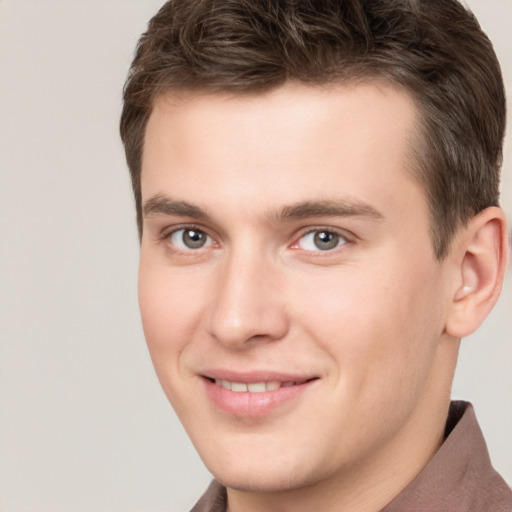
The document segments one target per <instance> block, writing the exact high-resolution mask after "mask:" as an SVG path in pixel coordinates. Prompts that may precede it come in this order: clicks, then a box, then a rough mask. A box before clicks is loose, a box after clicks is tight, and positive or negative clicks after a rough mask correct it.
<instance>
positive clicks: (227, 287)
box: [206, 252, 289, 349]
mask: <svg viewBox="0 0 512 512" xmlns="http://www.w3.org/2000/svg"><path fill="white" fill-rule="evenodd" d="M217 270H220V271H219V272H218V274H217V279H216V280H215V285H216V290H215V291H214V293H213V296H212V301H211V304H210V307H209V311H208V313H207V315H206V321H207V329H208V330H209V333H210V335H211V336H212V337H213V338H214V339H216V340H217V342H219V343H221V344H223V345H224V346H226V347H228V348H230V349H244V348H247V347H248V346H249V345H251V346H252V345H254V343H256V342H260V343H261V342H268V341H276V340H279V339H282V338H283V337H284V336H285V334H286V332H287V331H288V325H289V324H288V315H287V312H286V308H285V302H286V301H285V299H284V290H283V287H282V279H281V276H280V274H281V272H280V269H279V268H278V266H277V265H276V264H273V263H272V262H270V261H268V260H266V258H264V256H263V255H261V254H254V253H253V254H247V252H246V253H245V254H244V253H241V254H236V253H233V254H231V255H230V256H229V258H227V259H226V261H224V262H222V264H221V268H220V269H219V268H217Z"/></svg>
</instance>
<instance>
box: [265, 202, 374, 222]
mask: <svg viewBox="0 0 512 512" xmlns="http://www.w3.org/2000/svg"><path fill="white" fill-rule="evenodd" d="M272 217H276V218H277V220H285V221H286V220H300V219H305V218H314V217H363V218H365V217H366V218H369V219H375V220H382V219H383V218H384V215H382V213H380V212H379V211H378V210H376V209H375V208H374V207H373V206H370V205H369V204H366V203H363V202H361V201H359V200H355V199H329V200H320V201H304V202H300V203H297V204H292V205H289V206H285V207H284V208H283V209H282V210H281V211H279V212H277V214H273V215H272Z"/></svg>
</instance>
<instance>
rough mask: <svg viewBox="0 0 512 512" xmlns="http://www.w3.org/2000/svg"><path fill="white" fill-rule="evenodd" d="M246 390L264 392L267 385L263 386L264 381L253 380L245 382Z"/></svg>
mask: <svg viewBox="0 0 512 512" xmlns="http://www.w3.org/2000/svg"><path fill="white" fill-rule="evenodd" d="M247 390H248V391H249V393H264V392H265V391H266V390H267V386H265V383H264V382H253V383H251V384H247Z"/></svg>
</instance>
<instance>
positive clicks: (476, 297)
mask: <svg viewBox="0 0 512 512" xmlns="http://www.w3.org/2000/svg"><path fill="white" fill-rule="evenodd" d="M450 253H451V254H450V256H449V257H454V258H455V260H454V261H455V263H456V266H455V271H456V273H457V278H456V280H455V286H454V291H453V297H452V299H451V304H450V308H449V312H448V317H447V322H446V328H445V330H446V332H447V333H448V334H451V335H452V336H455V337H456V338H463V337H465V336H468V335H469V334H471V333H472V332H474V331H476V329H477V328H478V327H479V326H480V325H481V324H482V322H483V321H484V320H485V318H486V317H487V315H488V314H489V313H490V311H491V309H492V308H493V307H494V304H495V303H496V301H497V300H498V297H499V294H500V291H501V287H502V284H503V279H504V276H505V271H506V269H507V263H508V233H507V222H506V219H505V215H504V213H503V211H502V210H501V209H500V208H496V207H490V208H486V209H485V210H483V211H482V212H480V213H479V214H478V215H476V216H475V217H473V218H472V219H471V221H470V222H469V224H468V225H467V226H466V227H464V228H462V229H461V232H460V233H459V236H457V238H456V240H454V245H453V246H452V249H451V251H450Z"/></svg>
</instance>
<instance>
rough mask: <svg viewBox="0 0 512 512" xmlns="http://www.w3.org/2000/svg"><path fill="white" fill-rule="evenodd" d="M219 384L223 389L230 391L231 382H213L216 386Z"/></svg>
mask: <svg viewBox="0 0 512 512" xmlns="http://www.w3.org/2000/svg"><path fill="white" fill-rule="evenodd" d="M219 382H220V385H221V386H222V387H223V388H226V389H231V382H229V381H228V380H221V381H215V383H216V384H219Z"/></svg>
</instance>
